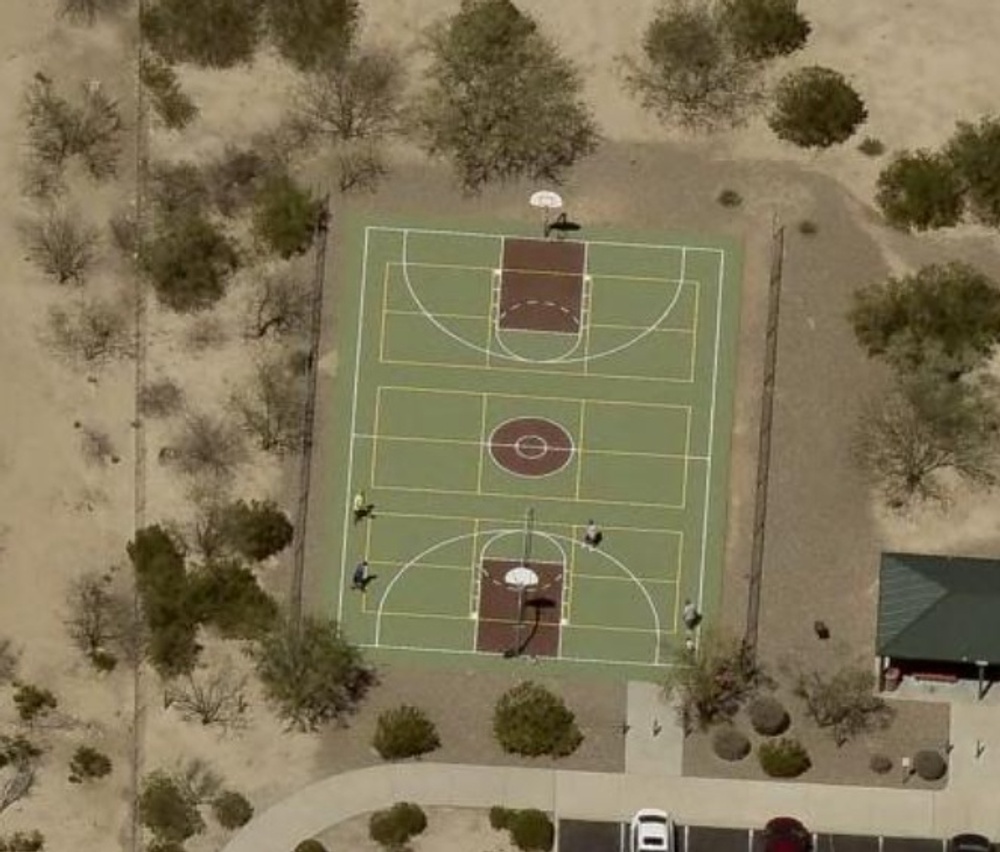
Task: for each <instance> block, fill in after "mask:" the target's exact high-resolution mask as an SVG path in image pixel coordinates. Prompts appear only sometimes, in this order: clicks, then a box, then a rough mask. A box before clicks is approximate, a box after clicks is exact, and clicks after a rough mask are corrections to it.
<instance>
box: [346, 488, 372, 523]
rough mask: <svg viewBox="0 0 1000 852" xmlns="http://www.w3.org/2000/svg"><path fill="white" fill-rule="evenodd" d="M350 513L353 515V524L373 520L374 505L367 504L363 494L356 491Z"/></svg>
mask: <svg viewBox="0 0 1000 852" xmlns="http://www.w3.org/2000/svg"><path fill="white" fill-rule="evenodd" d="M351 511H352V512H353V513H354V523H358V522H359V521H363V520H365V518H374V517H375V515H374V511H375V504H374V503H369V502H368V501H367V500H366V499H365V492H364V491H358V492H357V494H355V495H354V500H353V501H352V502H351Z"/></svg>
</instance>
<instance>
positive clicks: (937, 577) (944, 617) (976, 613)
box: [876, 553, 1000, 663]
mask: <svg viewBox="0 0 1000 852" xmlns="http://www.w3.org/2000/svg"><path fill="white" fill-rule="evenodd" d="M876 643H877V647H878V653H879V654H881V655H883V656H887V657H898V658H900V659H910V660H935V661H940V662H969V663H975V662H976V661H978V660H985V661H987V662H990V663H1000V561H997V560H994V559H973V558H969V557H964V556H929V555H925V554H917V553H883V554H882V566H881V570H880V572H879V599H878V637H877V640H876Z"/></svg>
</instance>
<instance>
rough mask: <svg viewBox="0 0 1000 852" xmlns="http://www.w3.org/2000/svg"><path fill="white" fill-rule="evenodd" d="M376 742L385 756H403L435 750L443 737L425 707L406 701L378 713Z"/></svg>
mask: <svg viewBox="0 0 1000 852" xmlns="http://www.w3.org/2000/svg"><path fill="white" fill-rule="evenodd" d="M372 745H373V746H374V747H375V750H376V751H377V752H378V753H379V755H381V756H382V758H383V759H384V760H401V759H404V758H407V757H419V756H420V755H422V754H427V753H428V752H432V751H434V749H436V748H439V747H440V745H441V740H440V738H439V737H438V733H437V729H436V728H435V727H434V723H433V722H432V721H431V720H430V719H429V718H427V714H426V713H424V712H423V710H420V709H419V708H417V707H411V706H410V705H407V704H404V705H402V706H401V707H396V708H395V709H392V710H386V711H385V712H384V713H382V714H381V715H380V716H379V717H378V723H377V724H376V727H375V738H374V740H373V741H372Z"/></svg>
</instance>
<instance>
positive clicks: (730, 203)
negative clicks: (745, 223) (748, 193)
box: [715, 189, 743, 207]
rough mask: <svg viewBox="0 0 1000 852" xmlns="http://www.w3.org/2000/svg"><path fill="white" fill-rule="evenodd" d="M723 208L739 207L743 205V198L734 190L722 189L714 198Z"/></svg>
mask: <svg viewBox="0 0 1000 852" xmlns="http://www.w3.org/2000/svg"><path fill="white" fill-rule="evenodd" d="M715 200H716V201H718V202H719V204H721V205H722V206H723V207H739V206H740V205H741V204H742V203H743V196H742V195H740V194H739V193H738V192H737V191H736V190H735V189H723V190H721V191H720V192H719V194H718V195H717V196H716V198H715Z"/></svg>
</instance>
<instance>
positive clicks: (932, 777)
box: [913, 749, 948, 781]
mask: <svg viewBox="0 0 1000 852" xmlns="http://www.w3.org/2000/svg"><path fill="white" fill-rule="evenodd" d="M913 771H914V772H915V773H917V775H919V776H920V777H921V778H923V780H924V781H939V780H940V779H942V778H944V776H945V773H946V772H947V771H948V761H946V760H945V759H944V758H943V757H942V756H941V753H940V752H937V751H933V750H932V749H924V750H923V751H918V752H917V753H916V754H915V755H914V756H913Z"/></svg>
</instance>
